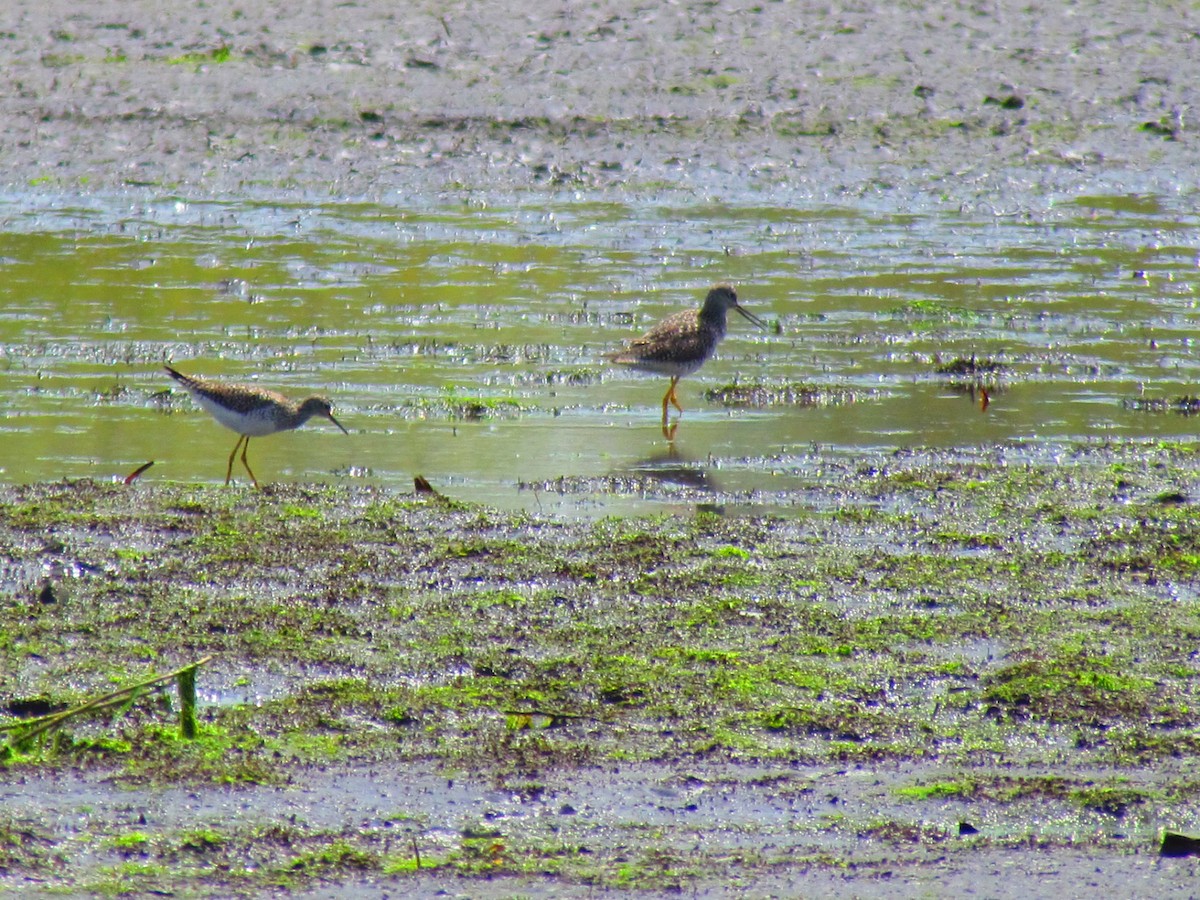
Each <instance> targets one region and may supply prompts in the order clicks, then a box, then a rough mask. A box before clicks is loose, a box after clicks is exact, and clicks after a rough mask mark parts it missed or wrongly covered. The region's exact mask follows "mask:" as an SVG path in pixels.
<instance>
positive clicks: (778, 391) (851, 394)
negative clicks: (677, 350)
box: [704, 383, 871, 409]
mask: <svg viewBox="0 0 1200 900" xmlns="http://www.w3.org/2000/svg"><path fill="white" fill-rule="evenodd" d="M870 395H871V392H870V391H854V390H847V389H844V388H832V387H819V386H817V385H811V384H763V383H756V384H727V385H722V386H721V387H717V388H711V389H709V390H707V391H705V392H704V399H705V400H708V401H709V402H710V403H719V404H721V405H722V406H729V407H755V408H759V409H764V408H767V407H772V406H838V405H841V404H844V403H855V402H857V401H859V400H862V399H863V398H864V397H867V396H870Z"/></svg>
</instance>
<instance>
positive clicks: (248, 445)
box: [242, 435, 258, 487]
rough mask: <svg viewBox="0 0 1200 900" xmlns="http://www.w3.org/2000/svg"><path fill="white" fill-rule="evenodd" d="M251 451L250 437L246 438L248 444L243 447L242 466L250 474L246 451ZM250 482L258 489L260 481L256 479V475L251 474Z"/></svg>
mask: <svg viewBox="0 0 1200 900" xmlns="http://www.w3.org/2000/svg"><path fill="white" fill-rule="evenodd" d="M249 449H250V436H249V435H247V436H246V443H245V444H243V445H242V465H243V466H245V467H246V471H247V472H250V463H248V462H246V451H247V450H249ZM250 480H251V481H253V482H254V486H255V487H258V479H257V478H255V477H254V473H253V472H250Z"/></svg>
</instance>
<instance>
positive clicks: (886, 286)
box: [0, 192, 1200, 512]
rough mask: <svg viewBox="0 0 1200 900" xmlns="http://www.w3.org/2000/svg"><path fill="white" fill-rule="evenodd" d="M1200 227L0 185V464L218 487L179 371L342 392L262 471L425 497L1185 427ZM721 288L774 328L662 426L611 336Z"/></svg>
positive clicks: (726, 483)
mask: <svg viewBox="0 0 1200 900" xmlns="http://www.w3.org/2000/svg"><path fill="white" fill-rule="evenodd" d="M1196 218H1197V217H1196V215H1195V213H1194V211H1193V209H1192V206H1191V204H1190V201H1189V200H1188V199H1187V198H1182V197H1163V196H1141V195H1104V196H1100V195H1092V196H1088V195H1080V194H1075V195H1071V196H1068V195H1063V196H1050V197H1047V198H1044V199H1043V200H1042V201H1041V202H1040V205H1038V206H1037V207H1036V208H1033V207H1032V206H1031V207H1030V208H1028V209H1024V210H1022V211H1020V212H1019V213H1018V212H1012V213H1010V212H1007V211H1005V210H997V209H995V208H992V207H990V206H988V205H985V204H979V205H970V206H967V205H964V204H962V203H961V202H956V203H954V204H950V203H942V202H939V201H938V200H936V199H930V198H927V197H926V198H924V199H920V198H918V199H916V200H915V201H914V202H913V203H912V204H910V205H907V206H906V207H905V209H904V210H903V211H901V210H898V209H897V208H896V203H895V201H894V198H889V200H888V202H887V203H886V204H884V203H881V202H873V201H871V200H870V199H869V198H868V199H867V200H864V202H862V203H860V204H858V205H825V204H819V203H814V202H811V201H810V202H804V201H803V200H801V199H797V201H796V202H795V203H794V204H791V205H764V204H763V203H762V198H758V197H754V196H740V197H735V198H732V199H729V200H722V201H721V202H715V201H714V202H710V203H707V204H702V205H699V206H697V205H690V206H679V205H675V204H674V203H673V202H672V197H671V196H670V195H664V196H663V197H661V198H649V199H642V200H632V199H631V200H629V201H628V202H618V201H614V200H613V199H611V198H607V199H595V198H589V197H586V196H580V195H570V194H560V195H557V196H555V197H553V199H549V200H547V199H546V197H545V196H538V197H532V198H531V197H528V196H523V195H519V194H518V195H509V196H505V197H502V198H496V197H494V196H489V197H487V198H484V197H482V196H476V195H473V194H471V193H470V192H464V193H463V194H462V195H460V196H452V195H442V196H439V197H436V198H433V199H431V200H426V201H424V202H423V203H417V202H405V203H404V204H399V203H397V204H395V205H387V204H383V203H366V202H360V203H336V202H332V203H326V204H311V203H303V204H301V203H296V204H287V205H277V204H273V203H264V202H257V201H244V202H239V201H224V202H196V201H184V200H178V199H173V198H169V197H164V198H163V199H161V200H159V201H157V202H146V201H144V200H143V201H138V202H130V201H128V200H124V199H122V198H120V197H115V196H113V197H107V198H105V197H97V196H94V195H91V196H87V197H80V198H78V200H77V202H75V201H70V200H65V199H62V198H59V199H58V200H56V201H54V202H53V203H51V202H48V201H47V200H46V199H45V198H40V197H37V196H33V195H20V194H18V195H9V196H8V197H7V198H5V201H4V203H3V206H0V265H2V266H3V271H4V277H5V284H6V299H5V304H4V308H3V310H2V311H0V346H2V349H3V354H4V358H3V371H2V373H0V379H2V380H3V382H4V389H5V396H6V398H7V400H6V407H7V408H6V411H5V416H4V417H3V419H0V431H2V432H3V448H4V449H3V452H2V454H0V478H2V479H3V480H5V481H7V482H10V483H25V482H30V481H38V480H46V479H57V478H63V477H68V478H72V477H80V476H91V477H98V478H102V479H106V478H110V477H117V476H123V475H125V474H127V473H128V472H129V471H131V470H132V469H133V468H135V467H136V466H137V465H139V464H140V463H142V462H145V461H147V460H154V461H155V463H156V465H155V467H154V468H153V469H152V470H150V472H149V473H147V475H146V476H144V477H146V478H148V479H155V480H172V481H199V482H213V481H220V480H221V479H223V477H224V464H225V460H226V457H227V455H228V451H229V450H230V449H231V447H232V441H233V439H234V438H233V435H232V434H231V433H230V432H226V431H225V430H223V429H221V428H219V427H218V426H217V425H215V424H214V423H213V422H212V421H211V420H210V419H209V418H208V417H207V416H206V415H205V414H204V413H202V412H201V411H199V410H198V409H197V408H196V407H195V406H194V405H193V404H192V403H191V401H190V400H189V399H188V398H186V397H185V396H183V395H182V394H181V393H180V392H178V391H175V392H171V391H169V387H170V385H169V384H168V381H167V379H165V377H164V376H163V374H162V372H161V364H162V363H163V362H164V361H170V362H171V363H173V364H175V365H177V366H178V367H179V368H181V369H183V370H184V371H187V372H194V373H196V374H200V375H204V376H212V377H217V378H226V379H231V380H242V381H252V382H255V383H258V384H262V385H264V386H269V387H273V388H276V389H278V390H281V391H283V392H284V393H287V394H289V395H292V396H296V397H300V396H303V395H305V394H307V393H309V392H313V391H318V392H323V393H326V394H328V395H329V396H330V397H331V398H332V399H333V401H334V403H335V407H336V410H337V412H338V415H339V417H340V419H341V420H342V421H343V423H344V424H345V425H346V426H347V427H348V428H349V430H350V431H351V436H350V437H349V438H347V437H345V436H344V435H342V434H341V433H340V432H337V431H336V430H335V429H333V428H332V427H328V426H326V427H322V426H321V425H319V424H317V423H310V425H309V426H307V427H306V428H305V429H304V430H302V431H300V432H297V433H294V434H287V435H281V436H276V437H272V438H268V439H261V440H256V441H255V443H254V448H253V451H252V456H251V459H252V462H253V463H255V470H256V472H257V473H258V474H259V475H260V477H262V478H263V480H269V481H288V480H297V481H301V480H327V481H363V482H369V483H377V484H383V485H394V486H397V487H405V488H407V486H408V485H409V484H410V483H411V478H412V476H413V475H414V474H418V473H419V474H423V475H424V476H426V477H427V478H430V479H431V480H433V481H434V482H435V483H436V484H440V485H442V486H444V487H446V488H447V489H450V490H452V491H453V492H454V493H455V494H456V495H458V496H461V497H463V498H464V499H471V500H479V501H485V502H488V503H493V504H496V505H500V506H506V507H513V506H525V507H534V506H536V507H538V508H541V509H547V510H563V511H576V512H577V511H595V510H600V511H611V510H612V509H613V508H614V507H613V506H612V504H614V503H617V502H618V501H616V500H611V501H606V500H605V499H604V497H603V496H597V493H598V492H597V486H598V485H603V483H604V481H603V479H606V478H611V477H618V478H627V477H640V476H641V475H647V474H649V475H651V476H653V475H654V474H655V473H658V474H660V475H661V474H663V472H664V471H665V478H666V481H667V482H668V483H670V482H671V481H672V479H674V480H675V481H677V482H682V483H683V484H685V485H688V484H690V485H692V486H693V487H695V486H697V485H699V486H700V488H701V489H704V486H705V485H709V486H719V487H721V488H723V489H725V490H731V491H742V492H746V494H747V496H749V497H753V496H759V497H760V498H761V497H762V496H765V495H768V494H769V493H770V492H772V491H776V490H779V489H782V488H786V487H788V486H789V485H790V482H789V477H788V476H789V473H790V472H793V471H795V470H796V469H797V467H798V466H802V465H803V462H804V460H805V459H806V458H809V457H810V456H811V454H812V453H813V452H814V449H819V450H821V451H822V452H825V453H833V454H849V455H859V454H862V453H864V452H867V453H870V452H882V453H887V452H890V451H891V450H893V449H895V448H898V447H910V446H937V447H943V448H945V447H976V446H981V445H985V444H989V443H994V442H998V441H1022V442H1027V443H1030V444H1031V445H1032V446H1033V448H1034V451H1033V452H1037V453H1042V452H1053V450H1054V447H1055V445H1056V443H1057V442H1060V441H1069V440H1078V439H1080V438H1093V437H1098V438H1109V437H1139V438H1140V437H1151V438H1161V439H1164V440H1174V439H1178V438H1184V437H1189V436H1190V435H1191V433H1192V431H1193V427H1192V422H1191V421H1190V420H1189V419H1188V418H1187V417H1185V416H1182V415H1179V414H1174V413H1168V414H1153V413H1150V412H1147V411H1146V409H1145V408H1144V406H1145V405H1146V403H1147V401H1150V400H1156V399H1177V398H1180V397H1184V396H1186V395H1189V394H1191V393H1194V372H1195V350H1194V348H1193V346H1192V339H1191V335H1192V334H1193V333H1194V332H1195V331H1196V327H1197V325H1198V324H1200V313H1198V312H1197V310H1196V291H1195V282H1196V277H1197V268H1196V266H1197V249H1196V226H1197V221H1196ZM718 281H729V282H733V283H735V284H736V285H737V286H738V288H739V291H740V295H741V298H742V300H743V302H744V303H745V304H746V305H747V306H748V307H750V308H751V309H753V310H755V311H756V312H758V313H759V314H760V315H761V316H762V317H763V318H765V319H766V320H767V322H768V323H769V325H770V328H769V329H768V330H766V331H760V330H757V329H755V328H754V327H753V326H751V325H750V324H749V323H747V322H745V321H744V320H742V319H741V318H740V317H736V316H735V317H733V319H732V320H731V327H730V333H729V336H728V338H727V340H726V341H725V343H724V344H723V345H722V347H721V350H720V353H719V356H718V358H717V359H715V360H713V361H711V362H710V363H709V364H708V365H707V366H706V367H705V368H704V369H703V370H702V371H701V372H700V373H698V374H697V375H696V376H693V377H691V378H688V379H686V380H685V381H684V382H683V385H682V387H681V389H680V397H681V400H682V402H683V404H684V406H685V409H686V412H685V414H684V416H683V418H682V420H681V422H680V426H679V430H678V431H677V432H676V435H675V441H674V442H673V443H668V442H667V441H665V440H664V438H663V435H662V433H661V431H660V428H659V408H658V407H659V403H660V401H661V397H662V392H663V390H664V389H665V381H664V380H663V379H660V378H653V377H645V376H639V375H636V374H633V373H629V372H626V371H622V370H615V369H613V368H612V367H611V366H609V365H608V364H607V363H606V362H605V361H604V360H603V357H602V354H603V353H604V352H605V351H606V350H609V349H613V348H616V347H619V346H620V345H621V343H622V341H624V340H625V339H627V338H629V337H631V336H635V335H637V334H640V333H641V332H642V331H644V330H645V329H647V328H648V327H649V326H650V325H652V324H653V323H654V322H655V321H656V320H657V319H659V318H661V317H662V316H664V315H667V314H669V313H671V312H673V311H675V310H676V309H679V308H682V307H686V306H688V305H696V304H698V303H699V301H700V299H701V298H702V297H703V293H704V290H705V289H706V287H707V286H708V285H709V284H711V283H714V282H718ZM971 361H974V363H975V368H974V369H971V368H970V367H969V365H967V366H964V365H963V364H964V363H967V364H969V363H970V362H971ZM956 363H957V365H955V364H956ZM947 367H949V370H948V371H947V370H946V369H947ZM730 385H737V386H739V387H740V388H749V387H760V388H762V390H760V391H756V392H754V393H752V394H751V395H746V394H744V393H738V392H737V391H732V392H731V391H722V389H723V388H726V387H728V386H730ZM980 387H984V388H986V389H987V390H988V392H989V395H990V403H989V404H988V405H987V408H986V410H984V409H981V406H982V404H981V402H980V401H981V394H980V393H979V391H978V388H980ZM659 481H660V483H661V482H662V479H659ZM531 488H536V490H532V489H531ZM599 493H603V492H602V491H601V492H599ZM663 499H664V496H663V495H656V496H655V498H654V499H652V500H647V501H646V503H645V504H644V506H645V507H646V508H655V507H656V505H658V504H659V503H661V502H662V500H663ZM665 499H667V500H669V499H670V491H669V489H668V490H667V494H666V497H665ZM620 502H621V503H622V504H623V505H622V506H621V507H620V508H621V509H629V508H630V506H629V501H628V498H626V499H625V500H624V501H620ZM637 506H638V504H636V503H635V504H634V507H635V508H636V507H637Z"/></svg>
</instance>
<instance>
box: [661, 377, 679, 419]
mask: <svg viewBox="0 0 1200 900" xmlns="http://www.w3.org/2000/svg"><path fill="white" fill-rule="evenodd" d="M677 384H679V376H678V375H676V376H675V377H674V378H672V379H671V386H670V387H669V388H667V392H666V393H665V394H663V427H664V428H665V427H666V424H667V404H668V403H674V404H675V408H676V409H677V410H679V411H680V412H681V413H682V412H683V407H682V406H680V405H679V398H678V397H676V396H675V385H677Z"/></svg>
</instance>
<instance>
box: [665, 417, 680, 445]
mask: <svg viewBox="0 0 1200 900" xmlns="http://www.w3.org/2000/svg"><path fill="white" fill-rule="evenodd" d="M662 428H663V437H664V438H666V439H667V443H670V444H672V445H673V444H674V442H675V432H676V431H677V430H678V429H679V420H678V419H676V420H675V421H674V422H672V423H671V424H670V425H668V424H667V423H666V422H663V427H662Z"/></svg>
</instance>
